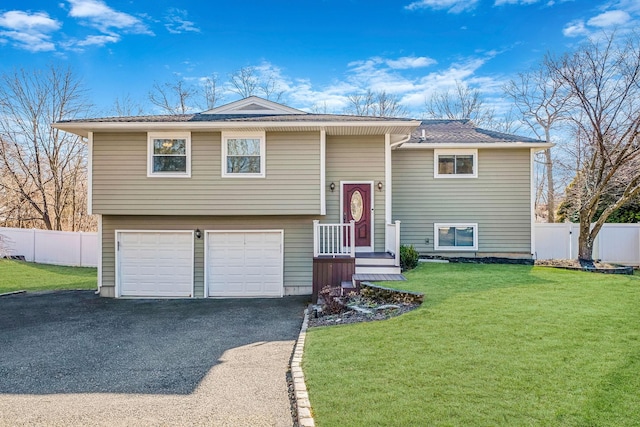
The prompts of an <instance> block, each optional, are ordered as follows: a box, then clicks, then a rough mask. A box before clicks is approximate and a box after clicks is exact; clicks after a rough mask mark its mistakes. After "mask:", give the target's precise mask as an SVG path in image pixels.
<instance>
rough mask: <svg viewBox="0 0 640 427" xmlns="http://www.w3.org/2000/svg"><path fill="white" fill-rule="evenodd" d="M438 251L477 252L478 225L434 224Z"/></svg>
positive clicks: (435, 247) (435, 246)
mask: <svg viewBox="0 0 640 427" xmlns="http://www.w3.org/2000/svg"><path fill="white" fill-rule="evenodd" d="M433 229H434V230H433V232H434V236H435V239H434V241H435V245H434V249H435V250H436V251H451V250H456V251H477V250H478V224H470V223H465V224H462V223H451V224H434V225H433Z"/></svg>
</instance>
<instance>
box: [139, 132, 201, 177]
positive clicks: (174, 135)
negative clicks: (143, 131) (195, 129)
mask: <svg viewBox="0 0 640 427" xmlns="http://www.w3.org/2000/svg"><path fill="white" fill-rule="evenodd" d="M154 139H184V140H185V141H186V156H187V161H186V164H187V170H186V171H185V172H154V171H153V140H154ZM147 177H150V178H191V132H148V133H147Z"/></svg>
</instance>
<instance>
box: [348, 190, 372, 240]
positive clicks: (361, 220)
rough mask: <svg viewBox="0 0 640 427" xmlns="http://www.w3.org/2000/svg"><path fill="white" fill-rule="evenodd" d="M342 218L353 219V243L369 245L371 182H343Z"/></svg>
mask: <svg viewBox="0 0 640 427" xmlns="http://www.w3.org/2000/svg"><path fill="white" fill-rule="evenodd" d="M342 191H343V194H344V197H343V198H342V200H343V202H342V203H343V206H342V220H343V222H345V223H348V222H349V221H351V220H354V221H355V235H356V237H355V240H356V242H355V245H356V247H358V246H371V184H344V186H343V187H342Z"/></svg>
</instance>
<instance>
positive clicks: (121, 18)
mask: <svg viewBox="0 0 640 427" xmlns="http://www.w3.org/2000/svg"><path fill="white" fill-rule="evenodd" d="M69 4H70V5H71V10H70V11H69V16H71V17H72V18H78V19H81V20H85V21H86V22H87V23H88V25H89V26H91V27H94V28H97V29H98V30H100V31H101V32H103V33H108V34H109V33H111V31H113V29H118V30H124V31H127V32H131V33H137V34H153V33H152V32H151V30H149V29H148V28H147V26H146V25H145V24H144V23H143V22H142V21H141V20H140V19H138V18H136V17H135V16H132V15H129V14H127V13H124V12H119V11H117V10H114V9H112V8H110V7H109V6H107V5H106V4H105V3H104V2H103V1H101V0H69Z"/></svg>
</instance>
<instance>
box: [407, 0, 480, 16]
mask: <svg viewBox="0 0 640 427" xmlns="http://www.w3.org/2000/svg"><path fill="white" fill-rule="evenodd" d="M477 3H478V0H418V1H414V2H413V3H411V4H408V5H407V6H405V7H404V8H405V9H407V10H418V9H435V10H444V9H447V12H449V13H460V12H464V11H466V10H471V9H473V8H475V6H476V4H477Z"/></svg>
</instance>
